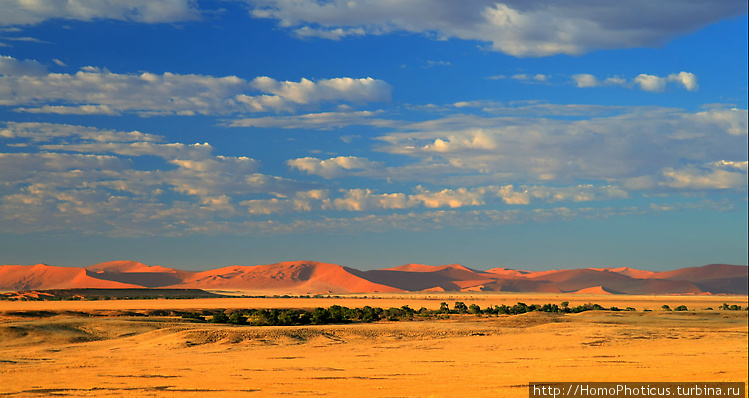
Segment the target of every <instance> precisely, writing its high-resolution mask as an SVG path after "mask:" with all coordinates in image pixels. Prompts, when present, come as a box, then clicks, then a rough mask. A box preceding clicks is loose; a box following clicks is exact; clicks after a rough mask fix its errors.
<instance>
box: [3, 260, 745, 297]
mask: <svg viewBox="0 0 749 398" xmlns="http://www.w3.org/2000/svg"><path fill="white" fill-rule="evenodd" d="M747 275H748V273H747V266H740V265H727V264H711V265H706V266H703V267H693V268H683V269H678V270H673V271H667V272H652V271H643V270H637V269H633V268H629V267H620V268H590V269H571V270H551V271H535V272H532V271H523V270H513V269H506V268H494V269H491V270H488V271H477V270H473V269H470V268H467V267H464V266H462V265H459V264H451V265H442V266H430V265H424V264H406V265H403V266H400V267H393V268H386V269H379V270H368V271H360V270H357V269H354V268H349V267H343V266H340V265H336V264H327V263H319V262H314V261H293V262H282V263H276V264H268V265H254V266H239V265H236V266H230V267H224V268H219V269H214V270H209V271H183V270H178V269H173V268H166V267H161V266H148V265H145V264H142V263H139V262H136V261H111V262H106V263H101V264H95V265H91V266H88V267H86V268H75V267H54V266H49V265H44V264H36V265H3V266H0V290H16V291H18V290H43V289H66V288H142V287H147V288H193V289H220V290H244V291H253V292H260V293H272V294H285V293H292V294H316V293H376V292H383V293H386V292H401V291H464V292H465V291H506V292H537V293H542V292H544V293H566V292H579V291H583V292H588V289H592V290H590V291H599V290H600V291H602V292H607V293H614V294H703V293H711V294H747V290H748V288H747V281H748V280H749V277H748V276H747Z"/></svg>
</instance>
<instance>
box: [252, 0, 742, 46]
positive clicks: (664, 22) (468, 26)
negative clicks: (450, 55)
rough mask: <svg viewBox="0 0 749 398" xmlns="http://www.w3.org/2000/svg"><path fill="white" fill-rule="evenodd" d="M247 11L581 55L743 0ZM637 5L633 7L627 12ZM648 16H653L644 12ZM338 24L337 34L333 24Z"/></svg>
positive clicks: (289, 22)
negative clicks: (593, 4) (734, 0)
mask: <svg viewBox="0 0 749 398" xmlns="http://www.w3.org/2000/svg"><path fill="white" fill-rule="evenodd" d="M246 1H248V2H249V3H251V4H253V5H254V7H255V8H254V9H253V11H252V15H253V16H255V17H258V18H270V19H275V20H278V21H279V25H280V26H281V27H285V28H293V29H294V30H293V31H294V32H295V33H297V34H298V35H299V34H300V32H304V33H301V35H302V36H304V35H316V36H318V37H326V36H329V38H331V39H340V38H341V37H343V36H344V35H346V34H347V32H356V34H357V35H360V34H363V33H366V34H374V35H379V34H387V33H390V32H394V31H406V32H414V33H422V34H426V35H431V36H434V37H436V38H459V39H464V40H479V41H483V42H488V43H491V48H492V49H493V50H495V51H501V52H504V53H507V54H511V55H515V56H546V55H553V54H582V53H586V52H589V51H592V50H597V49H614V48H632V47H654V46H658V45H662V44H663V43H665V42H667V41H668V40H670V39H671V38H673V37H675V36H678V35H681V34H685V33H688V32H692V31H694V30H696V29H697V28H700V27H702V26H704V25H707V24H710V23H713V22H716V21H718V20H720V19H723V18H727V17H731V16H738V15H741V14H744V13H745V12H746V7H745V4H742V3H741V2H724V3H720V4H719V5H715V4H707V3H701V2H690V3H688V4H685V3H684V2H682V1H679V0H664V1H658V2H651V1H646V0H636V1H635V2H631V1H630V2H608V3H605V4H598V3H596V5H595V6H591V5H590V3H589V2H588V1H585V0H573V1H566V2H564V3H558V2H546V1H542V0H505V1H502V2H497V1H495V0H478V1H472V2H468V3H466V2H460V3H458V2H453V1H448V0H437V1H435V0H405V1H398V2H382V1H373V0H332V1H328V2H323V3H319V2H302V1H295V0H246ZM632 10H637V12H632ZM642 15H649V16H651V17H650V18H642ZM338 29H341V33H337V30H338Z"/></svg>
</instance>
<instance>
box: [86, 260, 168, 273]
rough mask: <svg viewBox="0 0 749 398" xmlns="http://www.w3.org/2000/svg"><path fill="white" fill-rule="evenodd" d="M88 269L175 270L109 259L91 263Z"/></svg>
mask: <svg viewBox="0 0 749 398" xmlns="http://www.w3.org/2000/svg"><path fill="white" fill-rule="evenodd" d="M86 269H87V270H89V271H93V272H97V273H98V272H113V273H114V272H175V271H176V270H175V269H173V268H166V267H162V266H160V265H153V266H151V265H146V264H143V263H139V262H137V261H108V262H106V263H100V264H94V265H89V266H88V267H86Z"/></svg>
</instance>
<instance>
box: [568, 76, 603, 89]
mask: <svg viewBox="0 0 749 398" xmlns="http://www.w3.org/2000/svg"><path fill="white" fill-rule="evenodd" d="M572 79H573V80H575V83H576V84H577V87H598V86H600V85H601V82H600V81H599V80H598V79H597V78H596V77H595V76H593V75H591V74H588V73H581V74H578V75H572Z"/></svg>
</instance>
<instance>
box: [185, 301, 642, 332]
mask: <svg viewBox="0 0 749 398" xmlns="http://www.w3.org/2000/svg"><path fill="white" fill-rule="evenodd" d="M596 310H609V311H621V310H620V309H618V308H616V307H611V308H605V307H603V306H600V305H598V304H593V303H587V304H582V305H578V306H576V307H569V303H568V302H563V303H562V304H561V306H559V305H556V304H543V305H539V304H531V305H527V304H525V303H522V302H518V303H517V304H515V305H513V306H507V305H504V304H503V305H495V306H488V307H486V308H483V309H482V308H481V307H480V306H478V305H476V304H471V305H470V306H467V305H465V303H463V302H461V301H457V302H455V305H454V306H453V307H452V308H450V307H449V305H448V304H447V303H445V302H442V303H441V304H440V308H439V309H438V310H429V309H427V308H425V307H422V308H420V309H418V310H415V309H413V308H410V307H409V306H407V305H404V306H402V307H399V308H395V307H393V308H387V309H383V308H379V307H370V306H365V307H362V308H348V307H342V306H340V305H332V306H330V307H328V308H322V307H318V308H315V309H313V310H304V309H242V310H230V311H227V310H224V309H216V310H203V311H202V312H186V313H182V315H181V316H182V318H184V319H193V320H196V321H199V322H211V323H228V324H235V325H252V326H300V325H325V324H345V323H353V322H357V323H370V322H377V321H380V320H388V321H407V320H413V319H414V317H422V318H432V317H434V318H438V319H445V318H449V317H450V315H455V314H458V315H460V314H470V315H474V316H499V315H519V314H525V313H528V312H547V313H555V314H568V313H573V314H576V313H580V312H585V311H596ZM634 310H635V309H634V308H631V307H627V309H626V311H634Z"/></svg>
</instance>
